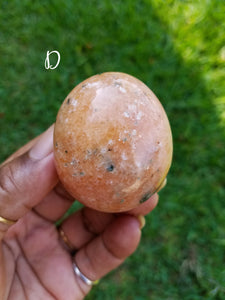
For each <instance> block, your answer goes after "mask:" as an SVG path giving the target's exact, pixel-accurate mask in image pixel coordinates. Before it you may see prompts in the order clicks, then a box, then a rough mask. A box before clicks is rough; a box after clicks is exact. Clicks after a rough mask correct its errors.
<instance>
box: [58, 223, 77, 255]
mask: <svg viewBox="0 0 225 300" xmlns="http://www.w3.org/2000/svg"><path fill="white" fill-rule="evenodd" d="M58 232H59V237H60V240H61V242H62V244H63V246H64V247H65V248H66V250H68V251H69V252H70V253H71V254H74V253H75V248H74V246H73V245H72V243H71V242H70V240H69V238H68V237H67V235H66V234H65V232H64V230H63V229H62V227H61V226H59V227H58Z"/></svg>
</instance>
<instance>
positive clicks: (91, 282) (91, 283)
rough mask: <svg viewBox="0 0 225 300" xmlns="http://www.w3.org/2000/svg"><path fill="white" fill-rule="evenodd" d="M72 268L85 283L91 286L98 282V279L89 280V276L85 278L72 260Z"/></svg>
mask: <svg viewBox="0 0 225 300" xmlns="http://www.w3.org/2000/svg"><path fill="white" fill-rule="evenodd" d="M73 270H74V273H75V274H76V275H77V276H78V277H79V278H80V279H81V280H82V281H83V282H84V283H86V284H87V285H89V286H93V285H96V284H98V283H99V280H95V281H92V280H90V279H89V278H87V277H86V276H85V275H84V274H83V273H82V272H81V271H80V269H79V268H78V266H77V265H76V264H75V262H73Z"/></svg>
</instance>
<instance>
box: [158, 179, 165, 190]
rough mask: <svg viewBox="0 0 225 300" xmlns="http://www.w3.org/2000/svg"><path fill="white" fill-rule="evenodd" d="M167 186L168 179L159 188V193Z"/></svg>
mask: <svg viewBox="0 0 225 300" xmlns="http://www.w3.org/2000/svg"><path fill="white" fill-rule="evenodd" d="M166 184H167V177H166V178H165V179H164V181H163V182H162V184H161V185H160V187H159V188H158V192H159V191H161V190H162V189H163V188H164V187H165V186H166Z"/></svg>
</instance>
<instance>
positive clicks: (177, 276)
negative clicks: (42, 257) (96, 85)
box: [0, 0, 225, 300]
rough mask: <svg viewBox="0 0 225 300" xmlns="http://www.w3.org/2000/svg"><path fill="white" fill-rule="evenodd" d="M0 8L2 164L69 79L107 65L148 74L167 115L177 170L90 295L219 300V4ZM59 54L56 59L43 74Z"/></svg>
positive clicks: (224, 21)
mask: <svg viewBox="0 0 225 300" xmlns="http://www.w3.org/2000/svg"><path fill="white" fill-rule="evenodd" d="M47 3H48V4H47ZM0 7H1V8H0V20H1V23H0V78H1V79H0V132H1V134H0V145H1V153H0V159H1V160H4V159H5V158H6V157H7V156H8V155H9V154H10V153H12V152H13V151H14V150H16V149H17V148H18V147H19V146H21V145H22V144H23V143H25V142H26V141H28V140H29V139H30V138H32V137H34V136H35V135H36V134H38V133H40V132H42V131H43V130H44V129H45V128H46V127H47V126H49V125H50V124H51V123H52V122H54V120H55V116H56V113H57V110H58V108H59V106H60V104H61V102H62V100H63V99H64V98H65V97H66V95H67V94H68V93H69V91H70V90H71V89H72V88H73V87H74V85H76V84H77V83H78V82H80V81H82V80H84V79H86V78H87V77H89V76H91V75H94V74H96V73H100V72H105V71H122V72H126V73H130V74H132V75H134V76H136V77H138V78H139V79H141V80H143V81H144V82H145V83H146V84H147V85H148V86H149V87H150V88H151V89H152V90H153V91H154V92H155V93H156V95H157V96H158V97H159V99H160V100H161V102H162V104H163V105H164V107H165V110H166V112H167V114H168V117H169V120H170V122H171V127H172V131H173V139H174V157H173V165H172V168H171V171H170V173H169V176H168V184H167V187H166V188H165V190H163V191H162V192H160V202H159V205H158V207H157V208H156V210H155V211H154V212H152V213H151V214H150V215H149V216H148V217H147V225H146V227H145V228H144V230H143V238H142V243H141V245H140V246H139V248H138V250H137V252H136V254H135V255H133V256H132V257H131V258H129V259H128V260H127V261H126V263H125V264H124V265H123V266H121V267H120V268H119V269H118V270H116V271H115V272H112V273H111V274H110V275H108V276H107V277H106V278H105V279H104V280H102V281H101V283H100V284H99V285H98V286H97V287H95V288H94V289H93V291H92V292H91V294H90V295H89V296H88V297H87V299H89V300H93V299H95V300H98V299H105V300H108V299H118V300H122V299H124V300H125V299H126V300H131V299H134V300H144V299H151V300H161V299H162V300H164V299H165V300H178V299H179V300H180V299H185V300H189V299H190V300H199V299H221V300H222V299H224V298H225V211H224V204H225V190H224V184H225V175H224V168H225V34H224V32H225V18H224V16H225V5H224V1H219V0H201V1H200V0H196V1H193V0H192V1H188V0H186V1H185V0H184V1H181V0H180V1H172V0H167V1H163V0H152V1H150V0H145V1H132V0H127V1H119V0H114V1H108V0H102V1H96V0H95V1H86V0H83V1H59V0H57V1H35V2H34V1H28V0H26V1H25V0H24V1H16V0H12V1H1V4H0ZM53 49H55V50H58V51H59V52H60V54H61V62H60V65H59V67H58V68H57V69H56V70H52V71H51V70H45V68H44V60H45V55H46V52H47V50H53Z"/></svg>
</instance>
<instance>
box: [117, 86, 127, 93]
mask: <svg viewBox="0 0 225 300" xmlns="http://www.w3.org/2000/svg"><path fill="white" fill-rule="evenodd" d="M119 90H120V91H121V92H122V93H124V94H125V93H126V92H127V91H126V89H125V88H123V87H122V86H120V87H119Z"/></svg>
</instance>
